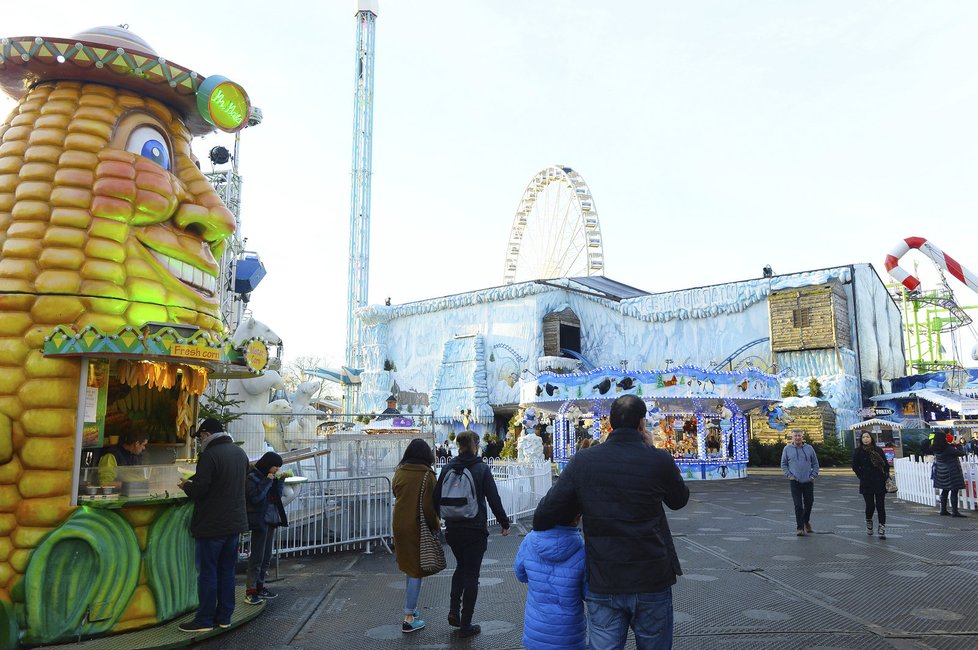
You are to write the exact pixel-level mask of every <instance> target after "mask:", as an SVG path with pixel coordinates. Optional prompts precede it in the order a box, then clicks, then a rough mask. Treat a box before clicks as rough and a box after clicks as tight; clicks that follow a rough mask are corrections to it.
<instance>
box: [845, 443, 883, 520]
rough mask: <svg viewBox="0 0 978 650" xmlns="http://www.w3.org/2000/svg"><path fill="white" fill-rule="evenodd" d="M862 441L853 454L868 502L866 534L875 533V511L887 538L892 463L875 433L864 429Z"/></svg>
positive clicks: (865, 498) (861, 488) (863, 493)
mask: <svg viewBox="0 0 978 650" xmlns="http://www.w3.org/2000/svg"><path fill="white" fill-rule="evenodd" d="M861 443H862V444H860V445H859V446H858V447H856V451H855V452H853V454H852V471H853V472H855V473H856V476H858V477H859V494H861V495H863V500H864V501H865V502H866V534H867V535H869V536H871V537H872V535H873V511H874V510H875V511H876V515H877V517H878V518H879V530H878V531H877V533H878V534H879V537H880V539H886V504H885V501H886V487H887V482H888V481H890V480H891V479H890V464H889V463H888V462H887V461H886V456H884V455H883V450H882V449H880V448H879V447H877V446H876V441H875V440H873V435H872V434H871V433H870V432H869V431H863V433H862V438H861Z"/></svg>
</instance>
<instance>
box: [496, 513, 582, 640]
mask: <svg viewBox="0 0 978 650" xmlns="http://www.w3.org/2000/svg"><path fill="white" fill-rule="evenodd" d="M579 520H580V515H578V516H576V517H574V520H573V521H571V522H568V525H566V526H555V527H554V528H551V529H550V530H534V531H532V532H531V533H530V534H529V535H527V536H526V539H524V540H523V543H522V544H521V545H520V550H519V552H518V553H517V554H516V563H515V564H514V565H513V571H515V572H516V579H517V580H519V581H520V582H526V583H528V589H527V593H526V612H525V614H524V616H523V645H524V646H526V648H527V650H556V649H558V648H560V649H565V648H573V649H574V650H583V649H584V647H585V646H586V644H587V619H586V618H585V617H584V588H585V579H586V578H585V576H586V568H585V565H584V538H583V537H582V536H581V532H580V531H579V530H578V529H577V522H578V521H579Z"/></svg>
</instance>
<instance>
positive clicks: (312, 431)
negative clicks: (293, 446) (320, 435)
mask: <svg viewBox="0 0 978 650" xmlns="http://www.w3.org/2000/svg"><path fill="white" fill-rule="evenodd" d="M322 414H323V413H322V411H320V410H319V409H317V408H316V407H314V406H308V405H307V406H297V405H296V403H295V402H293V403H292V416H293V417H292V421H291V422H289V424H288V426H286V427H285V432H286V434H288V435H287V437H288V439H289V440H296V439H299V440H308V439H309V438H313V437H315V435H316V424H317V423H318V419H317V417H316V416H317V415H322Z"/></svg>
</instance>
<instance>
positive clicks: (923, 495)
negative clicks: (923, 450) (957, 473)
mask: <svg viewBox="0 0 978 650" xmlns="http://www.w3.org/2000/svg"><path fill="white" fill-rule="evenodd" d="M933 466H934V457H933V456H925V457H924V458H923V459H922V460H919V461H918V460H916V459H915V458H897V459H896V460H895V461H894V470H895V474H896V482H897V488H898V490H897V493H896V497H897V498H898V499H902V500H904V501H913V502H914V503H922V504H924V505H927V506H936V505H938V502H939V499H938V495H939V494H940V491H939V490H935V489H934V481H933V479H932V478H931V469H932V468H933ZM961 470H962V472H963V473H964V489H963V490H961V491H960V492H958V507H959V508H961V509H964V510H978V462H975V461H974V460H962V461H961Z"/></svg>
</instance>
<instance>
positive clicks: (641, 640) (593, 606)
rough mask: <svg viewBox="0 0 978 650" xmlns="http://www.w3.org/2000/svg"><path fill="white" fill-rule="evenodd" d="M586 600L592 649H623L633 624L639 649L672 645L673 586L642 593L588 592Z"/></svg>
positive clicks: (658, 649)
mask: <svg viewBox="0 0 978 650" xmlns="http://www.w3.org/2000/svg"><path fill="white" fill-rule="evenodd" d="M586 601H587V612H588V634H589V635H590V639H589V644H588V647H589V648H591V650H621V649H622V648H624V647H625V639H626V638H627V637H628V628H629V627H631V628H632V631H633V632H635V647H636V648H638V650H669V649H670V648H672V587H667V588H666V589H663V590H662V591H649V592H646V593H641V594H596V593H594V592H592V591H588V592H587V596H586Z"/></svg>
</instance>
